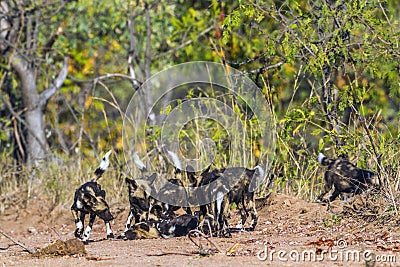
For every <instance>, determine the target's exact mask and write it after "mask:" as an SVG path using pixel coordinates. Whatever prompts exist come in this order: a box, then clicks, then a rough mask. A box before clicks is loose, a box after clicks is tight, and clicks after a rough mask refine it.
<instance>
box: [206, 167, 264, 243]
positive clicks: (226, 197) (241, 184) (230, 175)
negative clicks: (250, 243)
mask: <svg viewBox="0 0 400 267" xmlns="http://www.w3.org/2000/svg"><path fill="white" fill-rule="evenodd" d="M239 175H240V177H238V176H239ZM254 176H256V177H263V176H264V171H263V170H262V168H261V167H260V166H257V167H256V168H254V169H247V168H244V167H230V168H226V169H215V170H213V171H211V172H205V173H202V180H201V182H200V186H211V185H212V182H214V181H215V182H216V183H215V184H214V186H215V189H213V190H212V191H211V194H214V195H215V196H216V200H215V201H213V202H212V203H210V204H207V205H202V206H201V207H200V217H201V218H200V220H201V221H203V219H204V218H205V217H206V216H207V215H208V216H209V217H211V218H212V221H213V223H212V231H217V232H218V234H219V235H220V236H226V237H230V236H231V234H230V229H229V227H228V222H227V216H228V214H229V208H230V205H231V204H233V203H235V204H236V206H237V209H238V210H239V212H240V215H241V220H240V222H239V223H238V224H237V226H236V228H240V229H242V230H243V227H244V224H245V222H246V220H247V218H248V216H249V214H250V215H251V222H250V226H249V227H248V228H246V229H245V230H248V231H253V230H254V229H255V227H256V225H257V220H258V215H257V209H256V206H255V194H254V192H251V191H250V183H251V181H252V179H253V177H254ZM219 178H224V179H227V180H229V181H237V183H236V184H234V185H233V187H232V188H230V190H228V188H227V187H226V185H223V184H221V182H219ZM202 223H203V222H202ZM202 229H206V228H205V227H204V226H203V227H202Z"/></svg>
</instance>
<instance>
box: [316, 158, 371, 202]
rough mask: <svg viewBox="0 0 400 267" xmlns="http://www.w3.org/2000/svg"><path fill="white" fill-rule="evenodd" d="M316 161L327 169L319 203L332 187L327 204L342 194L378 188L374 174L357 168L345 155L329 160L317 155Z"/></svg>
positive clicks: (358, 192)
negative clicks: (332, 190)
mask: <svg viewBox="0 0 400 267" xmlns="http://www.w3.org/2000/svg"><path fill="white" fill-rule="evenodd" d="M317 160H318V163H319V164H321V165H322V166H327V167H328V169H327V170H326V171H325V174H324V180H325V185H324V188H323V190H322V193H321V194H320V195H319V197H318V200H319V201H322V200H323V198H324V196H325V195H326V194H327V193H328V192H329V191H330V190H331V189H332V186H333V187H334V188H335V189H334V192H333V193H332V195H331V196H330V197H329V202H332V201H334V200H335V199H336V198H337V197H338V196H339V195H341V194H343V193H353V194H360V193H361V192H363V191H365V190H366V189H368V188H370V187H371V186H379V181H378V179H377V177H376V173H375V172H373V171H370V170H364V169H361V168H358V167H357V166H355V165H354V164H352V163H351V162H350V161H349V160H348V158H347V156H346V155H341V156H339V157H338V158H337V159H331V158H328V157H326V156H325V155H324V154H322V153H319V154H318V158H317Z"/></svg>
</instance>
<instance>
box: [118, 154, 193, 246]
mask: <svg viewBox="0 0 400 267" xmlns="http://www.w3.org/2000/svg"><path fill="white" fill-rule="evenodd" d="M134 162H135V164H136V165H137V166H138V167H139V169H140V171H141V172H142V173H143V174H144V173H146V172H147V169H146V166H145V164H144V163H143V162H142V161H141V160H140V159H139V157H138V156H137V155H136V154H135V155H134ZM179 175H180V171H179V170H178V169H175V178H172V179H168V180H166V181H167V182H166V181H165V180H163V179H162V178H159V179H157V177H158V176H157V174H156V173H153V174H152V175H150V176H148V175H144V176H143V177H141V178H140V179H138V181H139V180H142V181H144V183H141V184H140V185H139V184H138V182H137V181H135V180H133V179H129V178H125V182H126V185H127V187H128V197H129V204H130V212H129V215H128V218H127V220H126V223H125V230H124V232H123V233H122V234H121V235H120V236H119V237H118V238H124V239H125V238H128V239H129V237H128V236H127V235H126V234H127V233H128V231H129V230H130V229H131V227H134V228H136V230H139V229H142V230H143V227H144V228H146V226H143V224H147V223H149V222H150V224H152V222H154V221H158V220H159V219H160V216H161V215H167V214H169V215H171V214H173V212H174V211H176V210H178V209H179V208H180V207H178V206H173V205H168V204H167V203H162V202H160V201H158V200H156V199H154V198H153V197H151V196H150V195H149V192H152V193H155V194H162V195H164V196H168V195H171V196H173V195H174V197H177V198H178V199H185V198H186V195H178V194H186V191H185V190H179V191H176V190H175V188H176V187H174V186H173V185H176V186H182V187H183V184H182V182H181V180H180V179H179V178H177V177H179ZM143 187H144V188H143ZM159 210H161V211H160V212H159ZM132 221H133V223H132ZM139 223H140V224H141V225H139V226H135V225H136V224H139ZM137 227H139V228H137ZM128 234H131V231H130V232H129V233H128Z"/></svg>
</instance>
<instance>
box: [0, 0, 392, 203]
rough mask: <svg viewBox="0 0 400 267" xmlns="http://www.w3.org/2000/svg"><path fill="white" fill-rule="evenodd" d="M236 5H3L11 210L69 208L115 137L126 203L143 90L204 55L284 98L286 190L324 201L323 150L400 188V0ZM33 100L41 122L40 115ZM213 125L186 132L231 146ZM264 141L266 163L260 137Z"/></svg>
mask: <svg viewBox="0 0 400 267" xmlns="http://www.w3.org/2000/svg"><path fill="white" fill-rule="evenodd" d="M228 2H229V3H227V2H225V1H217V0H211V1H196V0H192V1H183V0H177V1H165V0H154V1H153V0H150V1H147V0H145V1H143V0H135V1H130V0H112V1H101V0H85V1H83V0H54V1H48V0H28V1H20V0H7V1H0V15H1V16H0V20H1V21H0V30H1V32H0V53H1V55H2V56H1V58H0V86H1V101H0V153H1V154H0V166H1V167H0V195H1V199H0V203H3V204H0V205H2V206H1V207H0V208H1V209H4V208H6V207H7V206H6V205H7V204H6V203H8V202H9V201H10V200H12V199H13V198H15V197H16V196H19V197H21V196H23V197H24V198H25V197H26V199H29V198H30V197H31V196H32V195H34V194H45V195H47V196H48V197H49V199H50V200H51V201H52V203H54V204H59V203H68V204H69V202H71V201H72V194H73V190H74V189H75V188H76V187H77V186H78V185H79V184H81V183H83V182H85V181H87V180H89V179H90V178H91V175H92V172H93V171H94V169H95V167H96V166H97V164H98V160H99V158H100V157H101V155H102V154H103V153H104V152H106V151H107V150H108V149H109V148H110V147H112V148H113V149H114V151H115V152H116V153H114V154H113V156H112V166H111V171H110V172H108V173H106V174H105V177H104V178H103V179H102V182H101V183H102V184H103V186H104V187H105V188H106V189H109V190H108V191H109V192H108V194H109V195H110V196H111V197H112V199H113V200H112V201H118V200H119V199H120V198H119V197H122V198H125V197H126V196H125V189H124V185H123V178H124V177H123V176H124V172H125V170H124V168H123V166H124V158H123V153H122V122H123V115H124V111H125V110H126V108H127V105H128V103H129V100H130V99H131V97H132V95H133V94H134V93H135V91H136V90H137V89H138V88H139V86H140V84H141V83H142V82H144V81H145V80H147V79H148V78H150V77H151V75H153V74H155V73H157V72H159V71H160V70H163V69H165V68H167V67H169V66H173V65H176V64H179V63H184V62H189V61H199V60H201V61H213V62H218V63H225V64H228V65H230V66H232V67H234V68H237V69H239V70H240V71H242V72H244V73H245V74H246V75H247V76H248V77H250V78H251V79H252V80H253V81H254V82H255V83H256V84H257V85H258V86H259V88H260V90H262V92H263V94H264V96H265V98H266V100H267V101H268V103H270V104H271V111H272V113H273V114H274V117H275V120H276V121H275V124H276V127H277V133H278V135H277V144H276V154H275V159H274V162H273V164H272V167H271V170H270V171H269V173H270V174H273V177H274V185H273V189H274V190H276V191H279V192H284V193H287V194H293V195H296V196H299V197H302V198H305V199H308V200H314V199H315V197H316V195H317V194H318V193H319V192H320V188H321V183H322V175H323V170H322V169H318V168H317V166H318V164H317V162H316V160H315V157H316V155H317V153H318V151H320V150H323V151H324V153H325V154H327V155H328V156H331V157H336V156H337V155H340V154H342V153H346V154H348V155H349V157H350V159H351V160H352V161H353V162H355V163H356V164H357V165H358V166H361V167H364V168H370V169H372V170H374V171H376V172H378V173H379V177H380V179H381V182H382V183H383V184H384V185H386V186H390V188H392V189H393V190H394V191H397V190H398V187H399V182H400V170H399V159H400V156H399V135H400V133H399V126H400V121H399V115H400V113H399V111H400V110H399V106H400V78H399V76H400V48H399V40H400V31H399V15H400V2H398V1H395V0H388V1H383V0H369V1H366V0H358V1H330V0H317V1H309V0H308V1H306V0H303V1H301V0H300V1H270V0H260V1H228ZM65 59H68V60H65ZM21 65H22V67H21ZM63 69H67V70H68V74H67V75H66V77H63V75H62V74H63V72H62V70H63ZM27 77H28V79H26V78H27ZM60 81H61V83H60V84H59V86H57V82H60ZM29 86H30V87H29ZM198 95H199V92H195V91H194V90H188V91H187V93H186V94H185V95H183V96H182V97H185V98H191V97H195V96H198ZM144 101H146V100H144ZM28 102H29V103H28ZM32 110H36V111H37V112H38V114H40V115H39V117H41V118H42V120H43V123H42V125H40V127H34V125H33V124H32V123H30V122H29V114H30V112H31V111H32ZM246 119H248V118H247V117H246V116H244V120H246ZM250 122H251V120H250ZM194 123H195V124H196V125H197V126H198V123H196V122H194ZM251 123H252V122H251ZM35 125H36V124H35ZM207 125H208V126H207ZM202 127H203V129H204V127H210V128H214V129H215V130H216V132H215V133H213V134H210V133H206V132H204V130H199V132H197V133H196V132H190V131H188V132H187V133H186V132H185V130H184V131H183V133H182V134H186V135H187V136H191V137H195V136H196V135H198V134H199V133H200V134H202V135H207V134H208V135H209V136H208V137H210V138H212V139H213V140H215V141H216V145H217V147H219V148H220V149H221V151H223V150H224V149H225V146H226V144H224V142H221V141H217V140H221V138H225V135H226V132H224V131H223V130H222V129H219V128H218V125H217V126H216V125H215V124H213V122H208V123H204V126H202ZM40 131H42V132H43V133H39V132H40ZM218 132H219V133H218ZM151 134H154V135H156V134H157V132H156V131H154V132H152V133H151ZM151 134H150V137H149V138H150V139H151ZM40 136H43V138H44V139H42V140H41V142H36V141H40V140H39V139H40V138H41V137H40ZM221 136H222V137H221ZM253 137H254V141H255V142H256V140H257V136H256V135H254V136H253ZM29 140H31V141H29ZM32 140H33V141H32ZM29 142H30V143H29ZM35 142H36V143H39V145H37V147H36V150H34V148H32V147H31V145H32V143H35ZM40 144H41V145H40ZM251 149H252V151H253V152H254V153H253V154H254V158H255V159H256V160H257V156H259V154H257V149H258V146H257V144H255V145H254V146H252V148H251ZM35 151H36V152H35ZM223 157H225V155H224V156H223ZM220 164H221V165H223V160H221V161H220ZM263 193H265V192H264V191H263V190H261V191H260V194H263ZM393 203H394V202H393Z"/></svg>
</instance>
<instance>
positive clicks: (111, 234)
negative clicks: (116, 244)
mask: <svg viewBox="0 0 400 267" xmlns="http://www.w3.org/2000/svg"><path fill="white" fill-rule="evenodd" d="M104 223H105V225H106V229H107V230H106V231H107V238H114V234H113V232H112V229H111V225H110V222H106V221H104Z"/></svg>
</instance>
